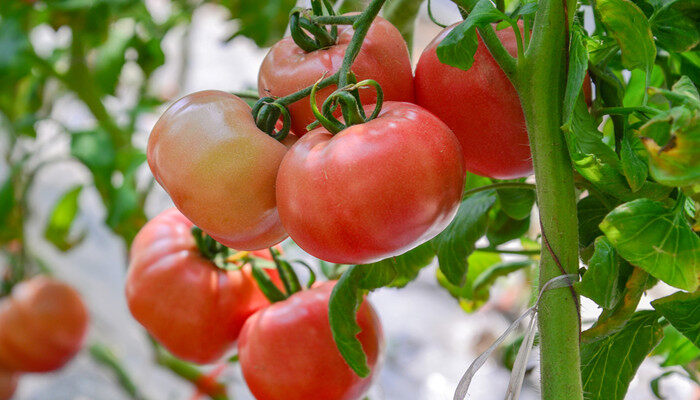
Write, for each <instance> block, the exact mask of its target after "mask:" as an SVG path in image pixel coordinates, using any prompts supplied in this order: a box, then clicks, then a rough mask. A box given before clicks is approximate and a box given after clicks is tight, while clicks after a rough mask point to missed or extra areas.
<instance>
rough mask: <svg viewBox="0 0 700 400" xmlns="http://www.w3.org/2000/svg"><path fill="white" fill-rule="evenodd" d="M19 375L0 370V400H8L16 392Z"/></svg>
mask: <svg viewBox="0 0 700 400" xmlns="http://www.w3.org/2000/svg"><path fill="white" fill-rule="evenodd" d="M18 383H19V374H18V373H16V372H8V371H2V370H0V400H10V399H12V395H13V394H15V390H17V384H18Z"/></svg>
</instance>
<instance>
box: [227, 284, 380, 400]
mask: <svg viewBox="0 0 700 400" xmlns="http://www.w3.org/2000/svg"><path fill="white" fill-rule="evenodd" d="M333 286H335V282H334V281H330V282H324V283H321V284H319V285H317V286H315V287H313V288H311V289H309V290H304V291H301V292H298V293H296V294H294V295H292V296H291V297H289V298H288V299H287V300H284V301H281V302H277V303H274V304H272V305H271V306H269V307H267V308H265V309H262V310H260V311H258V312H257V313H255V314H254V315H253V316H252V317H250V318H249V319H248V321H246V323H245V325H244V327H243V331H242V332H241V337H240V339H239V341H238V356H239V360H240V364H241V369H242V371H243V377H244V378H245V381H246V383H247V385H248V388H249V389H250V391H251V392H252V393H253V395H254V396H255V398H256V399H257V400H309V399H314V400H356V399H360V398H361V396H362V395H363V394H364V393H365V392H366V391H367V389H368V388H369V386H370V385H371V384H372V379H373V377H374V376H375V375H376V372H377V370H378V369H379V358H380V355H381V353H382V351H383V348H384V339H383V333H382V327H381V323H380V321H379V318H378V317H377V314H376V313H375V311H374V309H373V308H372V306H371V304H370V303H369V302H368V301H366V300H365V301H364V302H363V303H362V304H361V305H360V308H359V310H358V313H357V322H358V324H359V326H360V328H361V329H362V332H360V333H359V334H358V335H357V338H358V339H359V340H360V343H362V348H363V349H364V351H365V353H366V354H367V362H368V365H369V367H370V368H371V371H372V372H371V375H370V376H369V377H367V378H364V379H362V378H360V377H358V376H357V375H356V374H355V373H354V372H353V371H352V370H351V369H350V367H349V366H348V365H347V364H346V363H345V360H343V358H342V356H341V355H340V352H339V351H338V349H337V347H336V345H335V342H334V341H333V336H332V334H331V328H330V324H329V322H328V300H329V298H330V295H331V291H332V290H333Z"/></svg>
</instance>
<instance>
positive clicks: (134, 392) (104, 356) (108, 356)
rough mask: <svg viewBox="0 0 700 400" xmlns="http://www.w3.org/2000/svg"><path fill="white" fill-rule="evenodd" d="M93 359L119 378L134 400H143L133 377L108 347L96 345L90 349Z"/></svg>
mask: <svg viewBox="0 0 700 400" xmlns="http://www.w3.org/2000/svg"><path fill="white" fill-rule="evenodd" d="M89 351H90V355H91V356H92V358H93V359H94V360H95V361H96V362H98V363H100V364H102V365H104V366H105V367H107V368H109V369H110V370H111V371H112V372H113V373H114V375H115V376H116V378H117V382H119V385H120V386H121V387H122V389H124V391H125V392H126V393H127V394H128V395H129V397H131V398H132V399H134V400H143V399H144V397H143V396H142V395H141V393H140V392H139V390H138V388H137V387H136V384H134V381H133V380H132V379H131V376H130V375H129V373H128V372H127V371H126V368H124V366H123V365H122V363H121V361H120V360H119V358H117V356H116V355H115V354H114V353H113V352H112V350H110V349H109V348H108V347H107V346H105V345H104V344H102V343H94V344H92V345H91V346H90V348H89Z"/></svg>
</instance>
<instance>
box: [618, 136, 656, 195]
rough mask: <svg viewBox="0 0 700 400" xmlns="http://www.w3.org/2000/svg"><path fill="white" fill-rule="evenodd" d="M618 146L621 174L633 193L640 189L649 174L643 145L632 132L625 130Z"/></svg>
mask: <svg viewBox="0 0 700 400" xmlns="http://www.w3.org/2000/svg"><path fill="white" fill-rule="evenodd" d="M620 145H621V147H620V163H621V165H622V172H623V173H624V174H625V178H626V179H627V184H629V186H630V188H632V191H633V192H636V191H638V190H639V189H641V188H642V186H643V185H644V182H645V181H646V180H647V175H648V174H649V164H648V161H647V158H646V156H647V154H646V151H645V149H644V144H642V141H641V140H639V138H638V137H637V136H635V135H634V134H633V133H632V132H630V131H629V130H626V131H625V134H624V136H623V137H622V141H621V143H620Z"/></svg>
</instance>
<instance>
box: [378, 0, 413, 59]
mask: <svg viewBox="0 0 700 400" xmlns="http://www.w3.org/2000/svg"><path fill="white" fill-rule="evenodd" d="M422 3H423V0H394V1H391V2H389V3H388V4H387V5H386V7H384V12H383V14H382V15H383V16H384V18H386V19H387V20H388V21H389V22H391V23H392V24H394V26H395V27H397V28H398V29H399V32H401V36H403V39H404V40H405V41H406V44H407V45H408V51H409V52H411V50H412V47H413V30H414V28H415V26H416V16H418V11H419V10H420V5H421V4H422Z"/></svg>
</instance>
